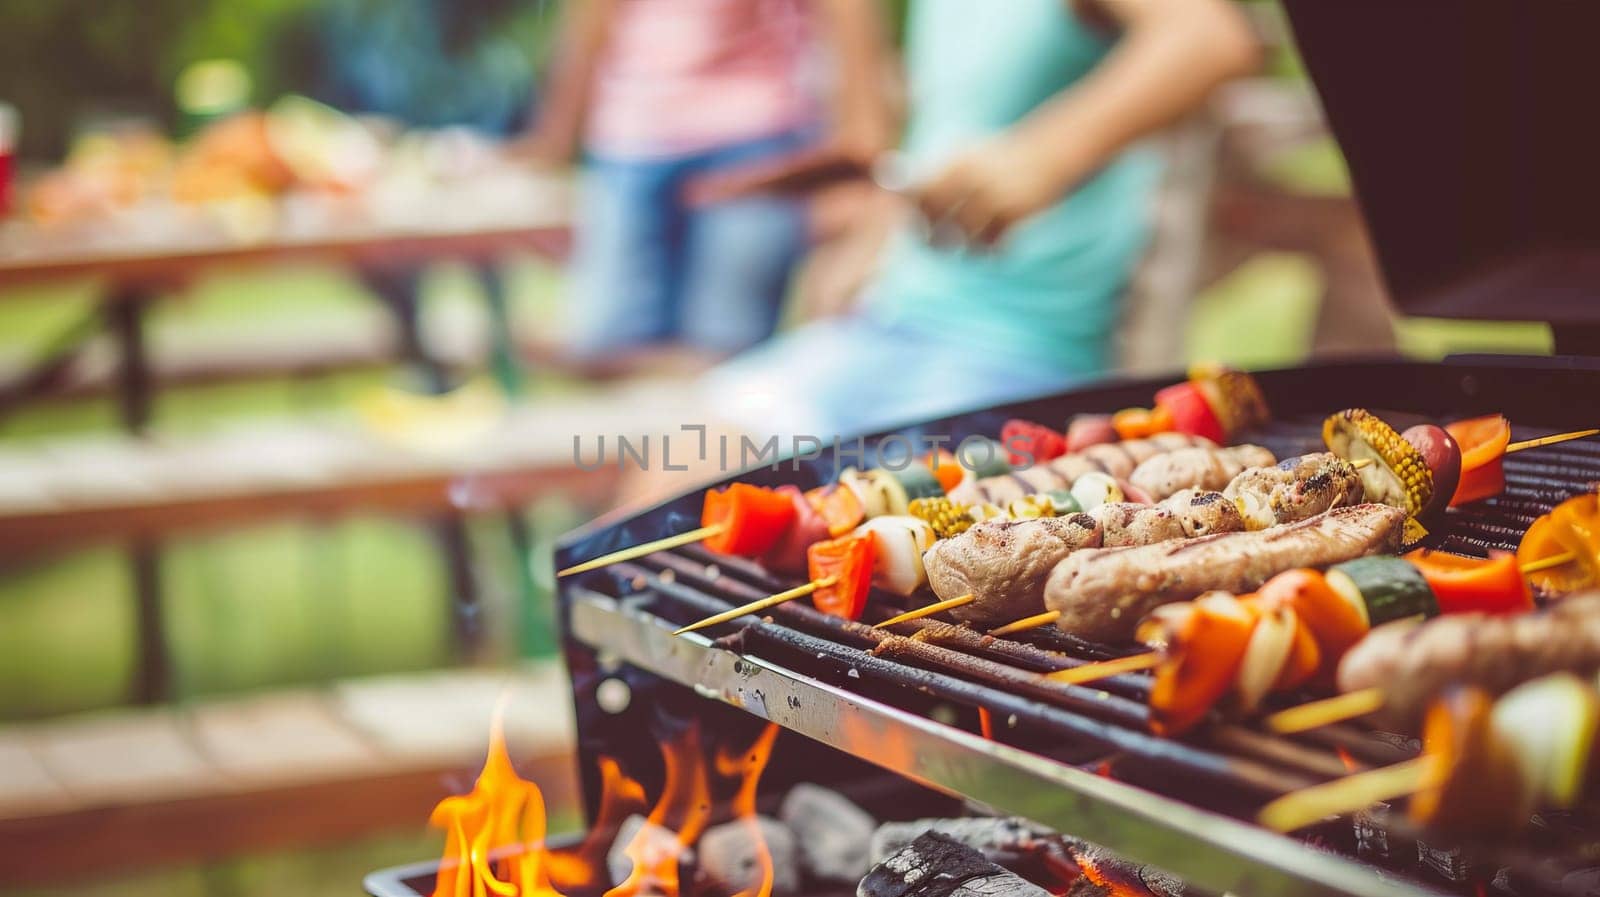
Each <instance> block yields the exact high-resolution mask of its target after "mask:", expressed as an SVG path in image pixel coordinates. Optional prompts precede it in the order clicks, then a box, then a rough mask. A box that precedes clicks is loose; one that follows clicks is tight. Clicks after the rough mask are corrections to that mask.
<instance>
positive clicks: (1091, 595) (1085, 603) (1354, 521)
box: [1044, 504, 1406, 641]
mask: <svg viewBox="0 0 1600 897" xmlns="http://www.w3.org/2000/svg"><path fill="white" fill-rule="evenodd" d="M1405 519H1406V514H1405V512H1404V511H1402V510H1400V509H1398V508H1391V507H1388V506H1386V505H1374V504H1363V505H1356V506H1354V507H1347V508H1335V509H1334V510H1332V511H1328V512H1327V513H1325V514H1321V515H1319V516H1317V517H1312V518H1310V519H1308V520H1302V521H1300V522H1298V523H1292V524H1288V525H1286V526H1277V527H1273V528H1271V529H1269V530H1262V531H1259V532H1245V533H1219V534H1217V535H1211V536H1202V537H1200V538H1198V539H1185V540H1183V541H1181V542H1163V543H1159V544H1156V545H1142V546H1137V547H1133V548H1098V549H1091V550H1088V551H1079V552H1076V553H1073V554H1071V555H1069V556H1068V557H1067V558H1065V559H1064V560H1062V562H1061V563H1060V564H1058V565H1056V568H1055V569H1054V570H1052V571H1051V573H1050V577H1049V580H1048V581H1047V582H1046V583H1045V590H1044V598H1045V604H1046V605H1047V606H1048V607H1049V609H1050V610H1057V611H1060V612H1061V618H1060V619H1059V620H1057V621H1056V625H1057V626H1059V627H1061V628H1062V629H1063V630H1065V631H1067V632H1071V633H1073V634H1075V635H1079V636H1081V637H1083V638H1088V639H1094V640H1097V641H1122V640H1126V639H1129V638H1131V637H1132V636H1133V630H1134V627H1135V626H1137V625H1138V622H1139V620H1140V618H1142V617H1143V616H1144V615H1145V614H1146V613H1148V612H1149V611H1150V609H1151V608H1153V607H1156V606H1158V605H1161V604H1166V603H1168V602H1171V601H1187V600H1189V599H1191V598H1195V597H1197V596H1199V595H1201V594H1203V593H1205V592H1209V591H1211V590H1213V589H1221V590H1223V591H1228V592H1249V591H1252V590H1254V589H1255V588H1257V587H1258V586H1260V585H1261V584H1262V583H1264V582H1266V581H1267V580H1268V579H1270V578H1271V577H1273V576H1275V575H1277V574H1279V573H1282V572H1283V571H1285V570H1290V569H1293V568H1295V567H1325V566H1328V565H1329V564H1337V563H1339V562H1341V561H1348V560H1351V559H1353V558H1358V557H1361V556H1363V555H1368V554H1379V553H1384V552H1394V551H1398V550H1399V548H1400V539H1401V533H1402V530H1403V527H1404V524H1405Z"/></svg>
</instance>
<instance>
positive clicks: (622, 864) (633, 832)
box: [606, 813, 692, 894]
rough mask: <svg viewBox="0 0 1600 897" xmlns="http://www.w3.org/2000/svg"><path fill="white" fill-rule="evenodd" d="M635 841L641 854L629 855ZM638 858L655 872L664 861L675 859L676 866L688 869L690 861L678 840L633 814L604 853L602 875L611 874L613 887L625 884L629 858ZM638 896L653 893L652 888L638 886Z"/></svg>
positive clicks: (630, 867) (629, 870)
mask: <svg viewBox="0 0 1600 897" xmlns="http://www.w3.org/2000/svg"><path fill="white" fill-rule="evenodd" d="M636 838H637V839H638V840H639V849H640V850H642V851H643V853H642V854H638V853H636V852H633V851H630V847H631V846H632V845H633V843H634V840H635V839H636ZM631 852H633V853H635V855H639V856H642V857H643V858H644V861H645V865H646V866H647V867H649V868H652V869H659V868H660V867H661V866H662V864H663V863H664V862H665V861H666V859H667V858H668V857H673V856H676V857H677V863H678V865H679V866H685V865H688V864H689V863H690V862H691V861H692V854H691V853H690V852H689V851H688V850H687V849H685V848H683V847H681V846H680V845H679V844H678V836H677V835H676V834H675V833H673V832H672V831H671V830H669V829H665V828H662V827H661V826H659V825H655V824H653V823H651V822H650V821H649V820H647V819H645V818H644V817H643V816H640V815H638V814H637V813H635V814H634V815H632V816H629V817H628V818H627V819H626V820H624V821H623V823H622V825H620V826H618V827H617V837H616V839H615V840H613V841H612V842H611V850H610V851H608V852H607V853H606V871H607V872H608V873H610V874H611V883H612V884H613V885H617V884H621V883H622V882H623V881H626V880H627V878H628V876H629V874H631V873H632V872H633V856H630V855H629V854H630V853H631ZM639 886H640V887H639V890H640V893H646V894H648V893H653V892H655V891H656V890H658V889H656V888H653V887H651V882H650V881H648V880H646V881H642V882H640V883H639Z"/></svg>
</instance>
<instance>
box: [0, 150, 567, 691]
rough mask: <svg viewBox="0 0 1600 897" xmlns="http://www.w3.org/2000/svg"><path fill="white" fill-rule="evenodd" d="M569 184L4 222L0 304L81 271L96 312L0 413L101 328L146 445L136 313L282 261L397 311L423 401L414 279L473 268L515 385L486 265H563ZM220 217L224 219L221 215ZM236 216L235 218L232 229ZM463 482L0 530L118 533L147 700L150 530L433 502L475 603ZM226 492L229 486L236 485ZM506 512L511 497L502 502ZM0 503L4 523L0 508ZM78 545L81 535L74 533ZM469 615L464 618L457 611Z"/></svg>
mask: <svg viewBox="0 0 1600 897" xmlns="http://www.w3.org/2000/svg"><path fill="white" fill-rule="evenodd" d="M569 192H570V191H569V184H568V183H567V181H566V180H565V179H562V178H557V177H552V176H549V175H540V174H536V173H532V172H500V173H499V174H497V175H496V176H495V177H493V178H489V179H480V180H477V181H473V180H470V179H469V180H464V181H461V182H456V183H450V184H439V185H429V186H427V187H422V188H413V189H411V190H410V191H409V192H406V193H403V194H398V195H387V196H376V197H359V196H357V197H338V196H316V195H295V194H291V195H287V196H284V197H280V198H279V199H278V200H276V201H275V202H273V203H272V204H270V205H268V206H265V207H262V206H256V207H253V209H252V210H251V214H249V215H246V216H243V217H242V218H241V217H240V216H238V215H230V214H219V210H218V209H208V208H204V207H197V208H186V207H180V206H177V205H176V204H173V203H171V202H170V201H167V200H152V201H147V202H146V203H145V204H143V205H142V206H140V207H137V208H134V209H130V210H126V211H125V212H121V213H118V214H117V215H114V216H110V217H108V218H107V219H106V220H103V221H88V222H77V223H72V224H57V225H41V224H36V223H32V222H27V221H22V220H11V221H0V300H3V297H5V296H7V295H14V294H15V291H11V292H10V293H8V292H7V291H6V289H5V288H7V287H12V286H18V285H25V284H39V283H48V282H62V281H73V280H81V279H86V278H90V279H93V280H95V281H96V282H97V283H98V284H99V285H100V288H99V291H98V294H97V298H98V301H97V302H96V304H95V306H94V308H93V309H92V310H91V311H90V312H89V313H87V314H86V315H84V316H83V317H82V318H80V319H79V320H77V321H75V322H74V323H73V324H72V325H70V326H69V327H67V328H65V330H64V331H63V332H62V333H60V334H59V335H58V336H57V337H56V338H55V339H53V340H52V341H51V344H50V345H49V346H47V347H46V348H45V349H44V351H42V352H41V353H39V355H38V356H37V357H36V358H35V359H33V360H32V361H31V362H30V363H29V364H27V365H25V366H23V368H22V370H21V372H20V374H19V375H17V376H16V377H15V378H14V379H13V381H12V382H10V383H8V384H3V385H0V414H4V413H6V412H7V411H8V410H11V409H13V408H15V407H16V406H18V405H20V404H22V403H25V402H27V401H30V400H33V399H36V398H38V397H41V396H43V395H46V394H48V393H50V392H51V391H52V390H53V389H54V388H55V387H57V386H58V385H59V384H60V383H61V382H62V381H63V380H64V379H66V375H67V374H68V373H69V372H70V370H71V368H72V366H73V364H74V362H75V360H77V359H78V358H79V357H80V356H81V355H82V354H83V353H84V352H85V351H87V349H88V347H89V346H90V345H91V343H93V342H94V340H95V338H96V337H97V336H98V335H99V334H101V333H108V334H109V335H110V336H111V337H112V338H113V340H114V342H115V345H116V353H117V361H116V375H115V378H114V380H115V387H114V388H115V392H116V395H117V400H118V406H119V412H120V419H121V423H122V425H123V427H124V428H125V429H126V431H127V432H128V433H129V434H130V435H132V436H135V437H142V436H144V435H145V434H146V433H147V431H148V429H149V425H150V419H151V409H152V403H153V396H154V391H155V389H156V385H157V384H156V383H155V378H154V376H153V373H152V363H151V358H150V352H149V347H148V345H147V341H146V333H145V315H146V312H147V311H148V310H149V308H150V307H151V306H152V305H153V304H154V303H155V302H157V301H159V300H160V299H161V298H162V297H163V296H164V295H166V294H168V293H169V292H171V291H173V290H175V289H181V288H182V287H184V286H185V285H187V284H189V283H191V282H192V281H194V280H195V279H196V278H198V277H201V276H203V275H205V274H207V273H210V272H213V271H217V270H222V269H230V270H232V269H239V268H247V267H250V266H270V265H279V264H285V263H291V262H295V263H298V262H332V263H337V264H342V265H345V266H348V267H349V268H351V269H352V270H353V271H354V272H356V273H357V274H358V275H359V276H360V277H361V278H362V280H363V281H365V282H366V283H367V284H368V285H369V286H370V287H371V288H372V290H373V291H374V293H376V294H377V296H378V297H379V298H380V299H381V300H382V301H383V302H384V304H385V305H386V306H387V307H388V308H389V309H390V311H391V312H392V313H393V314H394V316H395V318H396V320H397V324H398V331H399V342H400V347H399V348H400V352H401V355H402V360H404V361H406V362H407V363H409V364H411V365H413V366H414V367H416V368H417V369H419V370H420V371H421V372H422V373H423V374H424V376H425V377H426V379H427V382H428V383H429V385H430V388H431V389H432V390H433V391H435V392H441V393H442V392H444V391H446V390H447V389H448V388H449V386H450V383H449V376H448V373H447V371H446V368H445V365H443V364H442V363H441V362H440V361H439V360H438V359H435V358H433V357H431V356H430V354H429V352H428V351H427V349H426V347H425V344H424V342H423V340H422V338H421V334H420V332H419V328H418V314H417V309H418V304H417V296H416V293H415V290H416V284H417V277H416V273H417V271H418V269H420V268H421V267H422V266H424V265H426V264H429V263H433V262H443V261H464V262H469V263H473V264H474V266H475V268H476V270H477V271H478V273H479V275H480V276H481V277H482V278H484V286H485V295H486V297H487V300H488V303H489V309H490V316H491V319H492V327H491V331H492V333H493V334H494V339H495V345H494V347H493V363H494V368H495V373H496V375H497V378H498V379H499V380H500V382H501V383H502V384H503V385H504V386H505V387H506V388H507V389H508V391H515V389H516V385H517V383H518V382H519V376H518V375H519V370H518V363H517V360H516V359H517V352H516V349H515V347H514V345H513V343H512V340H511V333H510V322H509V312H508V310H507V305H506V298H505V294H504V289H503V285H502V284H501V283H500V281H499V279H498V277H497V276H496V274H495V272H494V271H493V270H492V268H491V266H490V263H491V262H493V261H494V260H496V259H498V258H501V257H503V256H505V255H507V254H509V253H513V252H531V253H535V254H539V255H542V256H544V257H546V258H550V259H558V258H561V257H562V256H564V254H565V252H566V249H567V246H568V242H569V228H568V221H569V209H570V201H569ZM223 211H226V209H224V210H223ZM241 222H242V223H241ZM551 479H552V477H551V475H550V474H549V473H548V472H543V471H530V470H528V469H527V468H526V467H522V468H518V469H517V470H516V472H515V473H514V474H508V473H506V472H504V471H501V472H497V473H495V474H494V476H493V477H490V478H488V479H485V480H483V482H488V481H490V480H493V481H494V482H496V483H498V485H499V487H501V488H497V490H496V492H497V494H499V493H502V492H504V493H507V494H508V496H513V497H514V496H517V495H520V496H523V497H524V498H525V497H526V496H527V494H528V490H529V489H533V488H542V487H543V486H544V485H546V484H548V483H549V482H550V481H551ZM459 482H460V480H459V478H458V477H456V476H455V475H454V473H453V472H451V471H429V472H425V473H418V472H417V471H411V472H407V473H403V474H396V475H395V476H394V477H393V478H391V479H390V480H387V481H362V482H345V483H338V482H327V483H320V484H317V485H316V486H314V487H305V488H302V489H301V490H300V491H298V492H295V491H293V490H289V491H285V490H282V489H278V490H265V491H263V490H260V489H256V490H253V491H252V490H249V489H246V490H245V496H244V497H241V496H240V495H239V494H229V490H221V491H220V492H219V493H218V494H217V495H215V496H212V497H210V498H209V499H206V500H202V501H198V502H196V501H194V500H192V497H189V498H184V499H182V500H176V501H175V500H170V496H167V497H157V498H154V499H152V500H150V501H147V502H143V503H140V502H134V503H132V504H126V503H125V504H123V505H118V506H114V507H97V506H94V503H93V502H90V503H89V505H90V506H89V507H88V508H87V509H85V508H83V507H73V508H63V507H58V508H56V509H54V510H52V511H50V512H48V513H45V514H44V515H43V516H41V515H40V514H39V513H38V512H39V511H40V509H38V508H35V509H32V510H21V509H12V510H13V511H14V512H16V513H13V514H12V516H11V517H10V519H9V521H7V523H6V525H5V528H6V529H7V530H8V531H9V532H11V533H12V534H13V535H18V536H19V537H20V536H22V534H31V535H29V536H27V538H24V539H23V541H22V542H20V543H18V544H24V545H31V546H33V547H35V548H39V547H44V545H45V544H49V545H61V544H67V543H69V542H70V541H71V540H72V539H75V538H80V537H81V539H95V538H103V537H105V536H107V535H111V534H118V533H120V534H123V535H125V536H127V537H128V540H129V541H128V553H129V560H130V564H131V570H132V574H133V582H134V586H135V592H136V596H137V601H138V607H139V621H140V647H141V651H142V655H143V657H144V658H145V660H146V662H145V664H144V666H143V668H142V672H141V676H140V682H139V683H138V685H137V687H136V688H137V694H136V695H135V696H134V697H135V698H136V699H138V700H141V701H144V702H154V701H158V700H161V699H163V698H164V697H166V695H167V694H168V683H167V673H166V670H165V666H164V664H163V663H162V662H161V660H160V658H161V657H162V653H163V650H162V623H161V600H160V583H159V569H158V568H159V565H158V563H157V560H158V548H159V536H160V534H161V533H162V532H163V531H164V530H165V529H167V528H168V527H169V525H170V524H174V523H180V522H184V521H190V522H192V521H202V520H214V519H219V518H228V519H234V518H239V517H251V516H257V515H259V514H261V513H263V512H265V511H268V510H271V509H274V508H276V509H278V510H279V511H281V510H283V509H287V508H291V507H297V506H298V507H313V508H316V507H320V508H323V509H324V510H330V509H334V508H344V507H367V506H374V505H380V506H381V505H383V504H385V503H388V504H390V505H394V504H397V503H398V504H400V505H404V506H405V507H407V508H413V509H415V508H433V509H435V510H437V511H438V512H439V516H438V517H437V518H436V519H435V521H434V529H435V533H436V537H437V538H438V540H439V541H440V543H441V545H442V546H443V547H444V550H445V553H446V554H447V556H448V558H449V561H450V568H451V575H452V581H453V583H454V586H455V589H456V592H457V595H458V601H459V602H460V603H461V604H462V606H463V607H465V608H467V609H468V610H470V609H471V605H472V604H473V603H474V601H475V597H474V594H473V593H474V587H473V583H472V572H471V565H470V559H469V558H468V556H467V541H466V536H465V532H464V527H463V524H462V520H461V516H460V513H461V511H463V510H465V509H464V508H457V507H451V502H450V500H449V499H450V496H451V495H452V490H453V489H456V488H457V484H458V483H459ZM236 491H237V490H235V492H236ZM499 503H500V504H502V505H505V504H509V503H510V502H509V498H505V500H501V501H499ZM5 513H6V512H5V510H4V509H0V515H4V514H5ZM507 524H508V527H509V528H510V529H511V535H512V539H513V543H514V544H515V545H517V546H518V548H519V549H520V551H521V552H522V553H524V554H525V553H526V551H527V549H528V547H529V546H528V542H529V536H528V533H527V532H526V531H525V524H524V522H523V521H522V519H521V517H520V516H518V515H517V514H515V513H508V515H507ZM81 539H80V540H81ZM469 615H470V614H469Z"/></svg>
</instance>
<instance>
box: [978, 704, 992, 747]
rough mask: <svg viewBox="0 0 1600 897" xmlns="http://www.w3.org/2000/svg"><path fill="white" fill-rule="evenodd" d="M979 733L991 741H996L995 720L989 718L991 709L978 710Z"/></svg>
mask: <svg viewBox="0 0 1600 897" xmlns="http://www.w3.org/2000/svg"><path fill="white" fill-rule="evenodd" d="M978 731H979V732H981V733H983V737H984V738H985V739H987V740H989V741H994V720H992V719H990V718H989V708H987V707H979V708H978Z"/></svg>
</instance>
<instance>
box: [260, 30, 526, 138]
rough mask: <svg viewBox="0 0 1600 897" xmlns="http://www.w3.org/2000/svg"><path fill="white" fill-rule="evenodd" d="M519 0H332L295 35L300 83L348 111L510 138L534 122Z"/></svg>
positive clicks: (290, 48) (290, 46) (290, 39)
mask: <svg viewBox="0 0 1600 897" xmlns="http://www.w3.org/2000/svg"><path fill="white" fill-rule="evenodd" d="M521 14H522V3H521V2H520V0H329V2H324V3H321V4H318V5H317V6H315V7H313V8H311V9H310V10H308V11H307V13H306V15H305V16H304V18H303V19H302V20H301V21H300V22H299V25H298V27H297V28H294V29H291V30H290V32H289V34H288V36H287V47H286V52H287V53H288V54H289V55H290V57H291V58H292V59H293V60H294V61H295V66H294V71H295V77H294V81H295V83H294V85H293V86H295V87H297V88H298V89H300V90H303V91H304V92H305V93H307V94H308V95H309V96H311V97H313V98H315V99H317V100H321V101H322V102H324V103H327V104H328V105H330V106H333V107H335V108H337V109H341V110H343V111H345V112H351V113H358V114H369V113H370V114H376V115H382V116H386V117H388V118H392V119H394V120H396V121H399V122H403V123H404V124H406V125H409V126H413V127H422V128H442V127H447V126H452V125H461V126H466V127H471V128H473V129H474V130H477V131H480V132H482V133H485V134H490V135H494V136H507V135H510V134H514V133H516V132H517V131H519V130H520V129H521V128H522V127H523V126H524V125H525V124H526V118H527V112H528V109H529V101H530V98H531V97H532V94H533V64H532V60H531V54H530V53H528V52H527V51H525V50H524V49H523V48H521V47H519V46H518V45H517V42H516V38H515V36H514V33H513V29H512V26H513V25H514V24H516V20H517V18H518V17H519V16H520V15H521Z"/></svg>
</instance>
